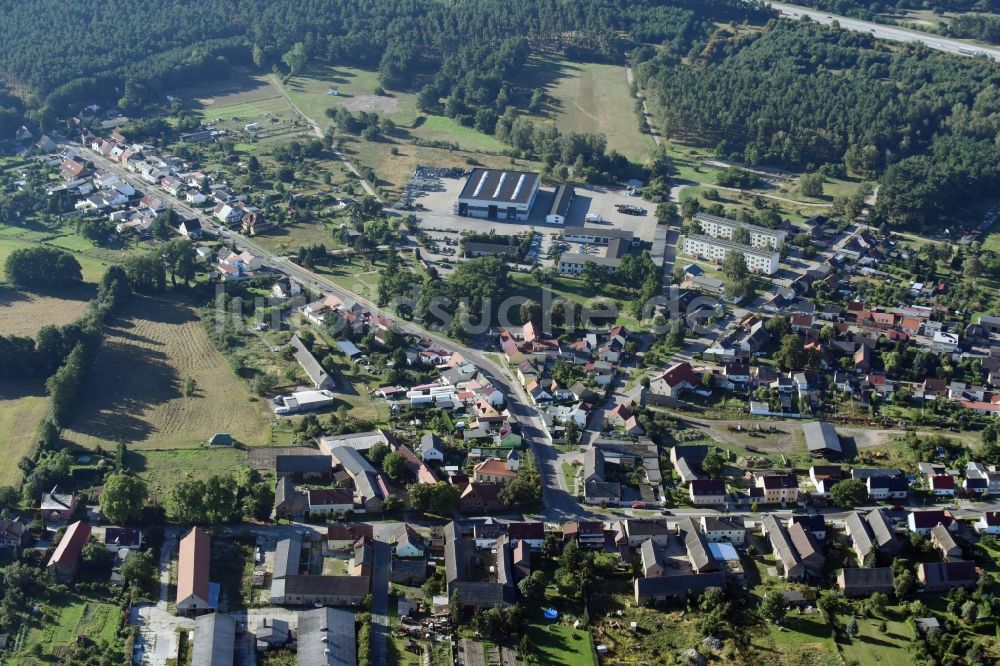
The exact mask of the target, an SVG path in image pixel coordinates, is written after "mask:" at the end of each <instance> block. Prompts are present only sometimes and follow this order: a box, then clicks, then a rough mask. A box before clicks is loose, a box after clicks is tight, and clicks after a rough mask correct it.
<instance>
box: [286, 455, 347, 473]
mask: <svg viewBox="0 0 1000 666" xmlns="http://www.w3.org/2000/svg"><path fill="white" fill-rule="evenodd" d="M274 469H275V471H276V472H277V473H278V474H279V475H285V474H307V473H329V472H331V471H332V470H333V464H332V461H331V460H330V456H324V455H312V454H304V455H303V454H287V455H277V456H275V457H274Z"/></svg>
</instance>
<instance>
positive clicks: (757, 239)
mask: <svg viewBox="0 0 1000 666" xmlns="http://www.w3.org/2000/svg"><path fill="white" fill-rule="evenodd" d="M694 221H695V222H697V223H698V224H699V225H700V226H701V232H702V233H703V234H705V235H706V236H711V237H712V238H722V239H724V240H732V239H733V234H734V233H735V232H736V230H737V229H746V230H747V231H748V232H749V233H750V246H751V247H765V248H770V249H772V250H777V249H778V248H780V247H781V244H782V243H784V242H785V236H786V235H787V234H786V232H784V231H778V230H777V229H768V228H767V227H758V226H757V225H756V224H747V223H746V222H739V221H737V220H730V219H729V218H728V217H719V216H718V215H709V214H708V213H695V216H694Z"/></svg>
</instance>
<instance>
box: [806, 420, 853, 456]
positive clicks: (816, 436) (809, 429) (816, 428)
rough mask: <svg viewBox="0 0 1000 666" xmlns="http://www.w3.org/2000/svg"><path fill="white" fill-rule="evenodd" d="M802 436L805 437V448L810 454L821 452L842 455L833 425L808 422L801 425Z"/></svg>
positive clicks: (841, 448) (842, 450)
mask: <svg viewBox="0 0 1000 666" xmlns="http://www.w3.org/2000/svg"><path fill="white" fill-rule="evenodd" d="M802 434H804V435H805V436H806V448H807V449H809V452H810V453H819V452H822V451H832V452H834V453H843V452H844V449H843V447H841V445H840V437H838V436H837V430H836V428H834V427H833V425H831V424H829V423H826V422H824V421H810V422H809V423H806V424H803V426H802Z"/></svg>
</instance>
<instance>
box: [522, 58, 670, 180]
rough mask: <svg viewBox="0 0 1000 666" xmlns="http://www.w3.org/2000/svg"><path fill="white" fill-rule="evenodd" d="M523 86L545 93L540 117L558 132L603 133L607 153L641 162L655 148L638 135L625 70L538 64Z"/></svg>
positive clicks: (647, 137) (548, 62)
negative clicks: (606, 141)
mask: <svg viewBox="0 0 1000 666" xmlns="http://www.w3.org/2000/svg"><path fill="white" fill-rule="evenodd" d="M524 83H525V85H526V86H527V87H541V88H544V90H545V92H546V94H547V95H548V97H549V99H548V100H547V103H546V106H545V112H544V115H545V117H548V118H551V119H552V120H554V121H555V123H556V126H557V127H558V128H559V130H560V131H562V132H589V133H594V134H603V135H604V136H605V137H607V139H608V150H617V151H618V152H619V153H621V154H622V155H625V156H626V157H628V158H629V159H631V160H633V161H636V162H640V163H642V162H644V161H645V160H646V159H647V158H648V157H649V156H650V155H651V154H652V152H653V151H654V150H655V149H656V143H655V142H654V140H653V137H652V136H651V135H649V134H643V133H642V131H641V130H640V127H639V119H638V118H637V117H636V115H635V113H634V112H633V105H634V101H635V100H634V99H633V98H632V95H631V91H630V90H629V84H628V79H627V77H626V74H625V68H624V67H622V66H620V65H604V64H598V63H578V62H567V61H561V62H560V61H556V60H547V59H537V60H535V61H533V62H532V64H531V66H530V67H529V68H528V69H527V73H526V80H525V81H524Z"/></svg>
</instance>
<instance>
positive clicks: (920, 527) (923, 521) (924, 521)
mask: <svg viewBox="0 0 1000 666" xmlns="http://www.w3.org/2000/svg"><path fill="white" fill-rule="evenodd" d="M938 523H940V524H942V525H944V526H945V527H947V528H948V529H949V530H951V531H955V530H957V529H958V523H956V522H955V519H954V517H953V516H952V515H951V513H949V512H948V511H945V510H943V509H928V510H926V511H911V512H910V515H909V516H907V518H906V524H907V526H908V527H909V528H910V531H911V532H914V533H916V534H920V535H922V536H925V537H926V536H930V533H931V530H932V529H933V528H934V526H935V525H937V524H938Z"/></svg>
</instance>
